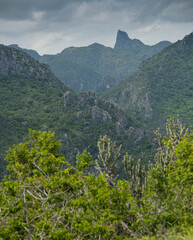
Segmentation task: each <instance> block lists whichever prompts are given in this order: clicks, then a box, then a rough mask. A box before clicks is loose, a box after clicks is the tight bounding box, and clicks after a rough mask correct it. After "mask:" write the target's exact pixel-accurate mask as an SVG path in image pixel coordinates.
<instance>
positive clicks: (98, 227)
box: [0, 131, 135, 240]
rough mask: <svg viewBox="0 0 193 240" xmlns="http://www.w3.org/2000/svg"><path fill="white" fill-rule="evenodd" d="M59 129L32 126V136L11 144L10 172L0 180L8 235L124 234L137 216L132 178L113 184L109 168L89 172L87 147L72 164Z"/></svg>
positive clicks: (0, 225)
mask: <svg viewBox="0 0 193 240" xmlns="http://www.w3.org/2000/svg"><path fill="white" fill-rule="evenodd" d="M59 150H60V141H56V140H55V139H54V134H53V133H50V132H49V133H47V132H42V133H41V132H38V131H30V140H29V141H28V142H25V143H21V144H19V145H18V146H14V148H13V149H10V150H9V152H8V155H7V157H6V160H7V161H8V167H7V168H8V170H9V172H10V175H9V176H5V178H4V180H3V182H2V183H1V184H0V237H2V238H3V239H14V240H17V239H80V240H81V239H107V240H108V239H123V238H125V236H134V235H135V234H134V233H133V231H132V230H131V229H130V226H131V225H132V223H133V222H134V221H135V215H134V213H133V211H131V208H132V209H133V207H131V206H135V200H134V198H133V197H132V196H131V192H130V190H129V185H128V183H127V182H126V181H120V180H119V181H117V183H116V186H112V185H110V184H109V179H108V178H107V177H106V175H105V174H104V173H101V174H99V175H98V177H95V176H94V175H92V174H90V173H86V172H87V171H84V170H85V168H87V167H89V165H90V164H91V163H92V158H91V156H90V154H89V153H87V152H86V151H84V152H83V154H82V155H80V156H78V157H77V166H75V167H74V166H72V165H70V164H69V163H68V162H67V161H66V160H65V158H64V156H63V155H61V154H60V153H59Z"/></svg>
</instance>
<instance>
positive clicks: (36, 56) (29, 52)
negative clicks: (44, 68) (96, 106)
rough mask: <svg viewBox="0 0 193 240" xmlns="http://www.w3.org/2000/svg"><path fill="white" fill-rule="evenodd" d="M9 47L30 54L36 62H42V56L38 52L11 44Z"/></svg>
mask: <svg viewBox="0 0 193 240" xmlns="http://www.w3.org/2000/svg"><path fill="white" fill-rule="evenodd" d="M9 47H13V48H16V49H19V50H22V51H24V52H26V53H27V54H29V55H30V56H31V57H33V58H34V59H36V60H40V57H41V56H40V55H39V53H38V52H36V51H35V50H32V49H26V48H21V47H19V46H18V44H11V45H9Z"/></svg>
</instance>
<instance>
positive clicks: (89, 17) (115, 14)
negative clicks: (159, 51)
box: [0, 0, 193, 54]
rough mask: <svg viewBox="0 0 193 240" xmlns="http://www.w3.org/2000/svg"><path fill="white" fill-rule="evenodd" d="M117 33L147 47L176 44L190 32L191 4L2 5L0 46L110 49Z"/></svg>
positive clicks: (86, 0)
mask: <svg viewBox="0 0 193 240" xmlns="http://www.w3.org/2000/svg"><path fill="white" fill-rule="evenodd" d="M118 29H120V30H123V31H126V32H127V34H128V36H129V37H130V38H132V39H133V38H137V39H140V40H141V41H142V42H144V43H145V44H149V45H153V44H155V43H157V42H159V41H162V40H169V41H172V42H176V41H177V40H179V39H182V38H183V37H184V36H185V35H188V34H189V33H191V32H192V31H193V0H0V43H2V44H5V45H8V44H13V43H16V44H19V46H20V47H23V48H28V49H34V50H36V51H38V52H39V53H40V54H45V53H52V54H55V53H58V52H61V51H62V50H63V49H64V48H67V47H69V46H87V45H89V44H92V43H94V42H98V43H101V44H103V45H105V46H110V47H113V46H114V44H115V40H116V33H117V31H118Z"/></svg>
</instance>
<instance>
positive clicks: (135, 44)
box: [114, 30, 171, 57]
mask: <svg viewBox="0 0 193 240" xmlns="http://www.w3.org/2000/svg"><path fill="white" fill-rule="evenodd" d="M170 44H171V42H169V41H161V42H159V43H157V44H155V45H153V46H149V45H145V44H144V43H142V42H141V41H140V40H138V39H130V38H129V37H128V35H127V33H126V32H123V31H121V30H118V32H117V38H116V43H115V46H114V49H125V50H130V51H132V52H135V53H139V52H143V51H147V52H148V55H147V57H148V56H149V55H154V54H156V53H158V52H160V51H161V50H162V49H164V48H165V47H167V46H169V45H170Z"/></svg>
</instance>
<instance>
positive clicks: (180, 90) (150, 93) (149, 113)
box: [103, 33, 193, 128]
mask: <svg viewBox="0 0 193 240" xmlns="http://www.w3.org/2000/svg"><path fill="white" fill-rule="evenodd" d="M103 98H104V99H105V100H108V101H111V102H114V103H116V104H118V105H119V106H121V107H122V108H123V109H124V110H126V111H127V112H128V113H130V114H133V116H135V117H136V118H137V119H138V120H139V121H140V122H141V123H145V124H146V125H147V126H148V127H150V128H157V127H160V126H163V125H164V123H165V121H166V118H167V117H168V116H169V115H176V114H179V115H180V117H181V118H182V119H183V120H184V121H185V122H186V123H187V124H188V125H189V126H192V125H193V108H192V106H193V33H191V34H189V35H187V36H186V37H185V38H184V39H183V40H181V41H178V42H176V43H174V44H172V45H171V46H168V47H167V48H165V49H164V50H162V51H161V52H159V53H158V54H156V55H154V56H152V57H151V58H149V59H147V60H145V61H144V62H143V63H142V64H141V67H140V69H139V70H138V71H137V72H136V73H135V74H134V75H132V76H130V77H128V78H127V79H126V80H124V81H122V82H121V83H120V84H119V85H117V86H116V87H114V88H112V89H111V90H109V91H108V92H106V93H104V96H103Z"/></svg>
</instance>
